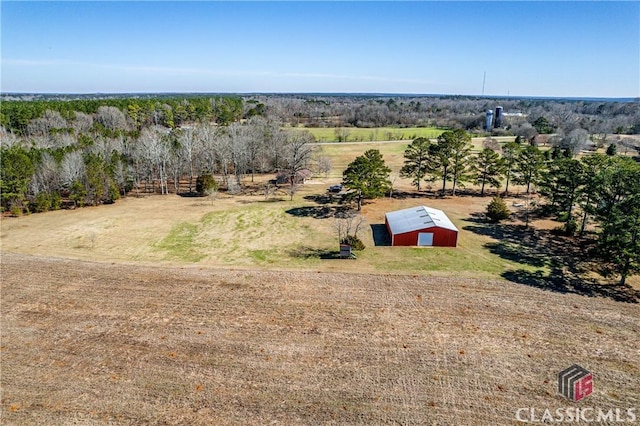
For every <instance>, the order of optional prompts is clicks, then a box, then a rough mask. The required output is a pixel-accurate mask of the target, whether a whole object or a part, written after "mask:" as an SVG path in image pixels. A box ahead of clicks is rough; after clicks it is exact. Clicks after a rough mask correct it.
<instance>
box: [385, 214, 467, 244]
mask: <svg viewBox="0 0 640 426" xmlns="http://www.w3.org/2000/svg"><path fill="white" fill-rule="evenodd" d="M385 224H386V226H387V230H388V231H389V236H390V237H391V245H392V246H435V247H456V246H457V244H458V228H456V226H455V225H454V224H453V222H451V220H450V219H449V218H448V217H447V215H446V214H445V213H444V212H443V211H442V210H438V209H434V208H431V207H426V206H418V207H411V208H408V209H404V210H397V211H394V212H389V213H387V214H385Z"/></svg>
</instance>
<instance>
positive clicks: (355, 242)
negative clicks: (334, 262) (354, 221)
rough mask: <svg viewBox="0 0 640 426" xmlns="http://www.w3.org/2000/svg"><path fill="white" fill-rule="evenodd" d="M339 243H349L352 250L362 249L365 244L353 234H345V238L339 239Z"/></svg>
mask: <svg viewBox="0 0 640 426" xmlns="http://www.w3.org/2000/svg"><path fill="white" fill-rule="evenodd" d="M340 244H349V245H350V246H351V248H352V249H354V250H364V249H365V245H364V243H363V242H362V240H361V239H360V238H358V237H356V236H355V235H347V237H346V238H343V239H342V240H341V241H340Z"/></svg>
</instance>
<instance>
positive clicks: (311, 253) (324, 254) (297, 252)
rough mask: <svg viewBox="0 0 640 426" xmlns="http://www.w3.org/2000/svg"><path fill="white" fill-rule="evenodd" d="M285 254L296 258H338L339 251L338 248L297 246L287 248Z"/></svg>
mask: <svg viewBox="0 0 640 426" xmlns="http://www.w3.org/2000/svg"><path fill="white" fill-rule="evenodd" d="M287 254H288V255H289V256H290V257H294V258H297V259H340V252H339V251H338V250H328V249H318V248H313V247H298V248H295V249H291V250H289V252H288V253H287Z"/></svg>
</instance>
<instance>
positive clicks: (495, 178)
mask: <svg viewBox="0 0 640 426" xmlns="http://www.w3.org/2000/svg"><path fill="white" fill-rule="evenodd" d="M475 160H476V161H475V164H474V165H473V170H474V172H475V178H476V182H477V183H478V185H480V186H481V189H480V195H481V196H483V197H484V187H485V185H486V184H487V183H488V184H489V185H491V186H493V187H494V188H498V187H499V186H500V178H501V177H502V175H503V174H504V171H505V161H504V160H503V159H502V158H500V155H499V154H498V153H497V152H495V151H494V150H492V149H490V148H485V149H483V150H482V151H480V153H479V154H478V155H477V156H476V158H475Z"/></svg>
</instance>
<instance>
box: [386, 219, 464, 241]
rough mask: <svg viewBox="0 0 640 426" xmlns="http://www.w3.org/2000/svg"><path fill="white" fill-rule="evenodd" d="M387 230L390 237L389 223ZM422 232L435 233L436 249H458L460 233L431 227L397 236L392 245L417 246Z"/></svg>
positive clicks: (393, 237) (393, 238)
mask: <svg viewBox="0 0 640 426" xmlns="http://www.w3.org/2000/svg"><path fill="white" fill-rule="evenodd" d="M387 229H388V230H389V235H391V230H390V229H389V224H388V223H387ZM420 232H431V233H433V246H434V247H456V245H457V242H458V233H457V232H456V231H452V230H450V229H444V228H438V227H431V228H424V229H419V230H417V231H411V232H405V233H404V234H396V235H393V236H392V241H393V243H392V245H394V246H416V245H418V234H419V233H420Z"/></svg>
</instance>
